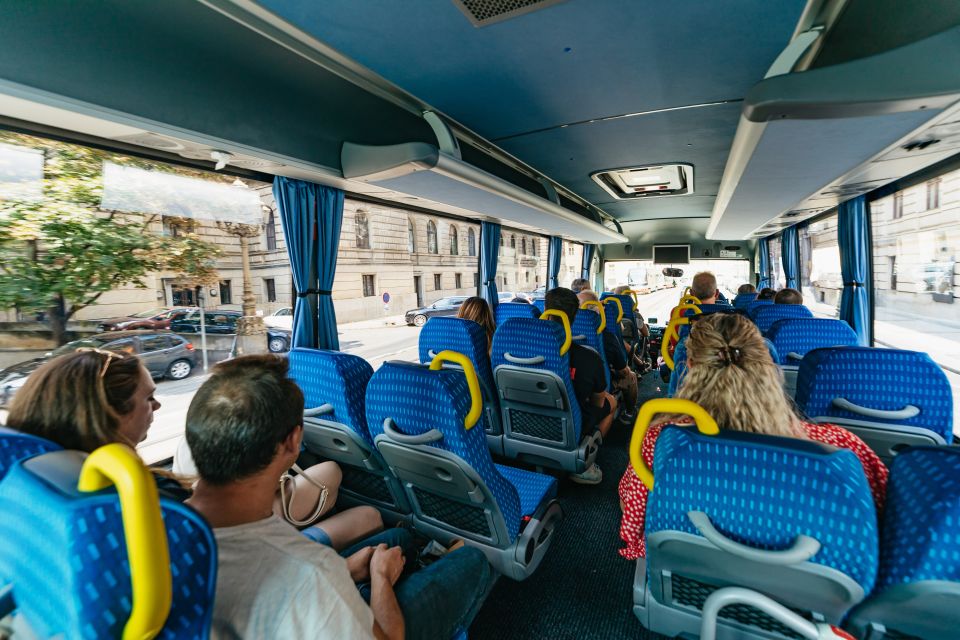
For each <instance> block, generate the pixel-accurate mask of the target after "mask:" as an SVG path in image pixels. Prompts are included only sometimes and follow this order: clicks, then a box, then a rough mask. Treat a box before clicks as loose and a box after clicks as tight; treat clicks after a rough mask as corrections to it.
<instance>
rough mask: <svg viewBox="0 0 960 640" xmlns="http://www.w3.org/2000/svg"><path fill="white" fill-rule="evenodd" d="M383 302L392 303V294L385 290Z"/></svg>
mask: <svg viewBox="0 0 960 640" xmlns="http://www.w3.org/2000/svg"><path fill="white" fill-rule="evenodd" d="M383 304H390V294H389V293H387V292H386V291H384V292H383Z"/></svg>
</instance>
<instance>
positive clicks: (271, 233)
mask: <svg viewBox="0 0 960 640" xmlns="http://www.w3.org/2000/svg"><path fill="white" fill-rule="evenodd" d="M264 231H265V232H266V239H267V251H276V250H277V220H276V218H275V217H274V215H273V209H271V210H270V215H269V216H267V225H266V229H265V230H264Z"/></svg>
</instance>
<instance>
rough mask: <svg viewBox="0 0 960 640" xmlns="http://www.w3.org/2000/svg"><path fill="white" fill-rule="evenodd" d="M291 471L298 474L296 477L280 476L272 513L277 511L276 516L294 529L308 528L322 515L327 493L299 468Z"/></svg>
mask: <svg viewBox="0 0 960 640" xmlns="http://www.w3.org/2000/svg"><path fill="white" fill-rule="evenodd" d="M292 469H293V471H295V472H296V473H297V474H298V475H297V476H296V477H294V476H292V475H290V474H289V473H285V474H283V475H282V476H280V490H279V493H278V496H277V498H278V501H279V504H277V503H276V502H274V513H276V512H277V511H279V512H280V513H279V514H278V515H280V516H282V517H283V519H284V520H286V521H287V522H289V523H290V524H292V525H293V526H295V527H309V526H310V525H312V524H314V523H315V522H316V521H317V520H319V519H320V516H321V515H323V513H324V511H325V509H324V507H326V505H327V496H328V494H329V491H328V490H327V487H326V486H325V485H324V484H323V483H322V482H320V481H319V480H316V479H315V478H311V477H310V474H308V473H304V471H303V469H301V468H300V467H299V466H297V465H293V467H292ZM298 478H302V479H303V481H298Z"/></svg>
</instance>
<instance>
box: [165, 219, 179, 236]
mask: <svg viewBox="0 0 960 640" xmlns="http://www.w3.org/2000/svg"><path fill="white" fill-rule="evenodd" d="M162 226H163V231H162V233H163V235H165V236H167V237H170V238H179V237H180V224H179V221H178V220H176V219H170V218H168V217H166V216H164V217H163V221H162Z"/></svg>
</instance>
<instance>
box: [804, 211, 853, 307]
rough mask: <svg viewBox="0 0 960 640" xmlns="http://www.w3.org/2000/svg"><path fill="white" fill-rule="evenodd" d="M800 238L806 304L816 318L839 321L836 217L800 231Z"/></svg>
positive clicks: (840, 289)
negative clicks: (836, 319) (837, 319)
mask: <svg viewBox="0 0 960 640" xmlns="http://www.w3.org/2000/svg"><path fill="white" fill-rule="evenodd" d="M799 235H800V289H801V292H802V293H803V304H805V305H806V306H807V308H808V309H810V310H811V311H813V313H814V314H815V315H817V316H821V317H824V318H837V317H839V308H840V294H841V293H842V292H843V277H842V276H841V275H840V246H839V245H838V243H837V214H836V213H833V214H832V215H829V216H827V217H825V218H821V219H819V220H817V221H815V222H811V223H810V224H808V225H806V226H804V227H801V228H800V234H799Z"/></svg>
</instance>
